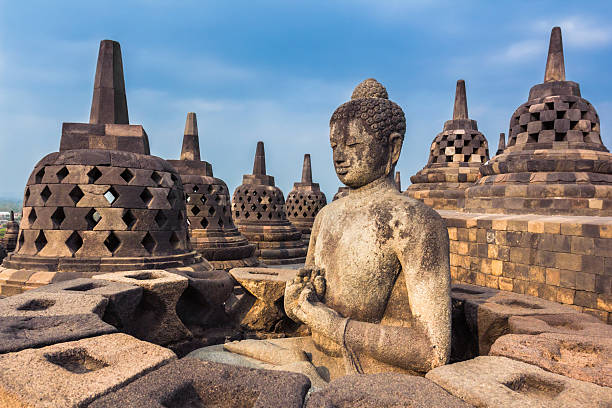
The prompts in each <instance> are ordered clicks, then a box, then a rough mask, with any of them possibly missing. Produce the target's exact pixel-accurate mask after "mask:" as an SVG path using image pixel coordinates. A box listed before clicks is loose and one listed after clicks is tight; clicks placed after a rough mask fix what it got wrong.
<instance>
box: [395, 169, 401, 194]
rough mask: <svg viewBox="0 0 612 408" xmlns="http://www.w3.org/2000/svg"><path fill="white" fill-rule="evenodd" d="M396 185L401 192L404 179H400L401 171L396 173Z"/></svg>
mask: <svg viewBox="0 0 612 408" xmlns="http://www.w3.org/2000/svg"><path fill="white" fill-rule="evenodd" d="M395 185H396V186H397V189H398V190H399V191H400V192H401V191H402V179H401V178H400V172H399V171H396V172H395Z"/></svg>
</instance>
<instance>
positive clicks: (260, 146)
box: [253, 141, 266, 176]
mask: <svg viewBox="0 0 612 408" xmlns="http://www.w3.org/2000/svg"><path fill="white" fill-rule="evenodd" d="M253 174H254V175H256V176H258V175H261V176H265V175H266V152H265V150H264V143H263V142H261V141H259V142H257V150H256V151H255V162H254V163H253Z"/></svg>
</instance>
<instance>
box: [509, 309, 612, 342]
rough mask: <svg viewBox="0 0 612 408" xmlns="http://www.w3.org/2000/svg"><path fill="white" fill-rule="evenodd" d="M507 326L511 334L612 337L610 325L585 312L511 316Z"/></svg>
mask: <svg viewBox="0 0 612 408" xmlns="http://www.w3.org/2000/svg"><path fill="white" fill-rule="evenodd" d="M508 328H509V329H510V333H513V334H540V333H563V334H574V335H580V336H586V337H591V336H594V337H607V338H612V326H610V325H608V324H605V323H603V322H602V321H601V320H599V319H598V318H596V317H595V316H591V315H588V314H586V313H579V314H578V313H576V314H552V315H535V316H511V317H510V318H509V319H508Z"/></svg>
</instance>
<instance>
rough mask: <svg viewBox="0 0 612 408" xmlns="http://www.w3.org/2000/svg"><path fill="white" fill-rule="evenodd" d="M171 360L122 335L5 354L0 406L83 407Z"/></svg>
mask: <svg viewBox="0 0 612 408" xmlns="http://www.w3.org/2000/svg"><path fill="white" fill-rule="evenodd" d="M174 359H176V355H175V354H174V353H173V352H172V351H170V350H168V349H166V348H163V347H160V346H156V345H154V344H151V343H147V342H144V341H140V340H138V339H135V338H133V337H131V336H128V335H126V334H121V333H116V334H108V335H105V336H98V337H93V338H89V339H83V340H78V341H72V342H67V343H60V344H55V345H53V346H48V347H43V348H40V349H28V350H23V351H19V352H16V353H9V354H4V355H1V356H0V406H3V407H28V408H30V407H36V408H38V407H45V408H51V407H54V408H55V407H57V408H59V407H74V406H84V405H86V404H88V403H89V402H91V401H93V400H94V399H96V398H98V397H100V396H102V395H104V394H107V393H109V392H111V391H114V390H116V389H118V388H120V387H122V386H123V385H125V384H127V383H129V382H131V381H133V380H134V379H136V378H138V377H140V376H142V375H144V374H146V373H148V372H150V371H152V370H154V369H156V368H158V367H160V366H162V365H164V364H166V363H168V362H170V361H172V360H174Z"/></svg>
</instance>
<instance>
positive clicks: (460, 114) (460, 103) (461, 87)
mask: <svg viewBox="0 0 612 408" xmlns="http://www.w3.org/2000/svg"><path fill="white" fill-rule="evenodd" d="M467 118H468V108H467V98H466V96H465V81H464V80H463V79H460V80H458V81H457V90H456V91H455V108H454V109H453V120H455V119H467Z"/></svg>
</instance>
